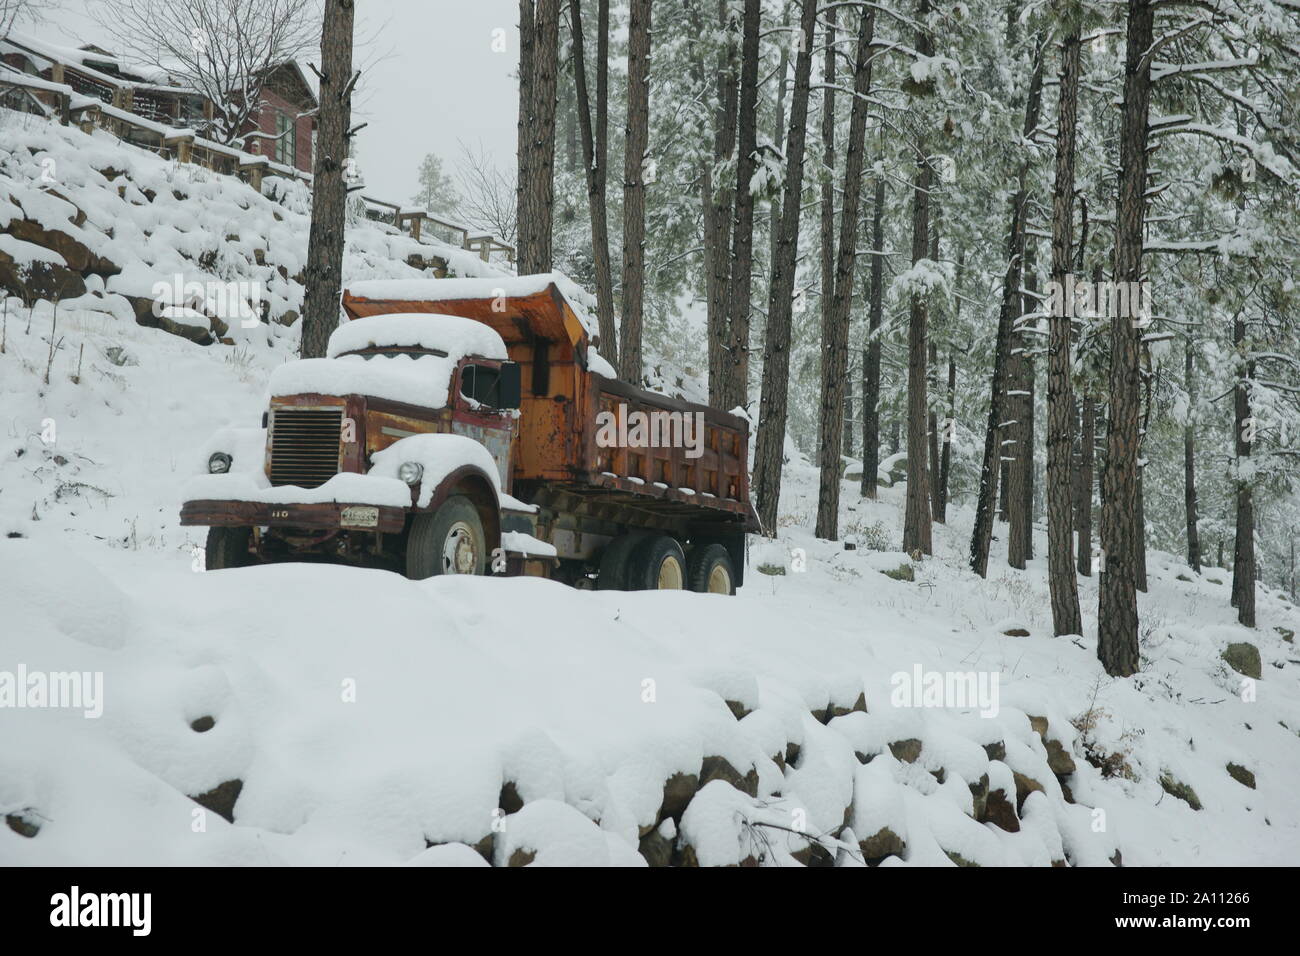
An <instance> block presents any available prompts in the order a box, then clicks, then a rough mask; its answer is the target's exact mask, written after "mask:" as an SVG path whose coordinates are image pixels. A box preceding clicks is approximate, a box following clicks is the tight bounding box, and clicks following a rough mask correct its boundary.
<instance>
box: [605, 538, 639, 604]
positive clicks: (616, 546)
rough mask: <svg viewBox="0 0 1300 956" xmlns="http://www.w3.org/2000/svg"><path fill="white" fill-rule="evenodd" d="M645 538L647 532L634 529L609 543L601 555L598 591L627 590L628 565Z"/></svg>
mask: <svg viewBox="0 0 1300 956" xmlns="http://www.w3.org/2000/svg"><path fill="white" fill-rule="evenodd" d="M644 538H645V534H643V533H641V532H636V531H632V532H629V533H628V534H621V535H619V536H618V537H617V538H615V539H614V540H613V541H611V542H610V543H609V544H608V545H606V546H605V552H604V554H602V555H601V556H600V572H599V573H598V574H597V575H596V590H597V591H626V590H627V589H628V587H627V581H628V577H627V576H628V566H629V564H630V562H631V560H632V552H633V551H634V550H636V546H637V545H638V544H640V543H641V541H642V540H643V539H644Z"/></svg>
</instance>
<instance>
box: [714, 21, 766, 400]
mask: <svg viewBox="0 0 1300 956" xmlns="http://www.w3.org/2000/svg"><path fill="white" fill-rule="evenodd" d="M761 16H762V5H761V4H760V2H759V0H745V14H744V24H743V33H742V35H741V41H740V107H739V108H740V115H739V119H738V125H737V142H736V150H737V152H736V213H735V218H734V219H733V220H732V227H731V228H732V249H731V281H730V283H729V284H728V293H727V294H728V306H727V337H726V343H727V345H726V350H727V354H726V356H725V358H724V363H725V364H724V374H723V378H722V381H723V391H722V396H721V398H722V407H723V408H724V409H727V410H730V409H733V408H736V407H738V406H745V405H748V404H749V314H750V301H749V297H750V291H751V287H752V285H753V273H754V193H753V191H752V190H751V189H750V186H749V184H750V181H751V180H752V179H753V178H754V172H755V170H756V169H757V157H758V115H757V114H758V33H759V26H760V24H759V20H760V18H761Z"/></svg>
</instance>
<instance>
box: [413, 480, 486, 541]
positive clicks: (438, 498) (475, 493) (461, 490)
mask: <svg viewBox="0 0 1300 956" xmlns="http://www.w3.org/2000/svg"><path fill="white" fill-rule="evenodd" d="M453 495H464V496H465V497H466V498H468V499H469V500H470V501H472V502H474V507H475V508H476V509H477V510H478V515H479V520H480V521H482V522H483V536H484V538H485V539H486V542H487V547H488V554H489V556H491V554H492V552H493V551H495V550H496V549H497V548H499V547H500V546H501V498H500V496H499V495H498V494H497V489H496V484H495V482H493V480H492V477H491V476H490V475H488V474H487V472H485V471H483V469H482V468H479V467H478V466H476V465H461V466H460V467H459V468H457V469H455V470H454V471H452V472H450V473H449V474H448V475H447V476H446V477H444V478H443V479H442V481H440V482H438V485H437V487H435V488H434V489H433V497H432V498H430V500H429V504H428V506H427V507H425V508H412V511H413V512H416V513H427V514H431V513H433V512H435V511H437V510H438V509H439V508H440V507H442V503H443V502H444V501H446V500H447V499H448V498H450V497H452V496H453Z"/></svg>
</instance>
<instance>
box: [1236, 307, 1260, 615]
mask: <svg viewBox="0 0 1300 956" xmlns="http://www.w3.org/2000/svg"><path fill="white" fill-rule="evenodd" d="M1232 345H1233V348H1234V349H1235V350H1236V352H1237V359H1238V361H1239V362H1241V363H1242V364H1241V373H1240V374H1239V375H1238V377H1237V385H1236V388H1235V389H1233V428H1234V432H1235V448H1236V454H1237V461H1236V474H1235V475H1234V478H1235V484H1236V493H1237V494H1236V497H1237V529H1236V535H1235V539H1234V542H1233V546H1232V603H1233V605H1234V606H1235V607H1236V608H1237V620H1238V621H1239V622H1240V623H1241V624H1242V625H1244V626H1245V627H1254V626H1255V502H1254V496H1253V494H1252V491H1251V479H1250V476H1249V474H1248V467H1247V466H1248V465H1249V464H1250V446H1251V443H1252V441H1253V440H1254V437H1255V434H1254V432H1255V422H1254V420H1253V419H1252V418H1251V412H1250V383H1251V382H1252V381H1253V380H1254V378H1255V363H1254V362H1253V361H1250V360H1248V359H1247V358H1246V353H1247V352H1248V350H1249V348H1250V343H1249V342H1247V340H1246V322H1245V320H1244V319H1243V318H1242V316H1241V315H1240V314H1238V315H1237V317H1236V318H1235V319H1234V320H1233V323H1232Z"/></svg>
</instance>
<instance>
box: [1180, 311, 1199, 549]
mask: <svg viewBox="0 0 1300 956" xmlns="http://www.w3.org/2000/svg"><path fill="white" fill-rule="evenodd" d="M1194 352H1195V342H1194V340H1193V337H1192V333H1191V330H1190V329H1189V330H1188V332H1187V342H1186V344H1185V346H1184V351H1183V386H1184V387H1185V388H1186V389H1187V424H1186V425H1184V426H1183V509H1184V511H1185V512H1186V515H1187V564H1188V566H1189V567H1190V568H1191V569H1192V570H1193V571H1195V572H1196V573H1197V574H1200V573H1201V536H1200V531H1199V529H1198V527H1197V525H1198V524H1199V522H1200V519H1199V518H1198V516H1197V513H1196V510H1197V508H1196V370H1195V367H1194V358H1195V356H1194Z"/></svg>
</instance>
